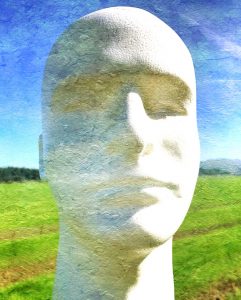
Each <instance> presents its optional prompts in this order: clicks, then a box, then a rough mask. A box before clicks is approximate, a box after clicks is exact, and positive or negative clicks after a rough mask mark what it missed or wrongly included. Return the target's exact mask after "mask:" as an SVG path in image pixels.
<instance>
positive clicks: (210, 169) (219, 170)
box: [199, 158, 241, 176]
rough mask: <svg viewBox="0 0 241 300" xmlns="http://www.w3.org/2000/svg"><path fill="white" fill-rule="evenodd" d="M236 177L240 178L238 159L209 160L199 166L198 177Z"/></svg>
mask: <svg viewBox="0 0 241 300" xmlns="http://www.w3.org/2000/svg"><path fill="white" fill-rule="evenodd" d="M228 174H230V175H237V176H241V160H240V159H226V158H222V159H209V160H206V161H202V162H201V164H200V171H199V175H228Z"/></svg>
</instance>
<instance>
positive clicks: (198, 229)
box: [0, 176, 241, 300]
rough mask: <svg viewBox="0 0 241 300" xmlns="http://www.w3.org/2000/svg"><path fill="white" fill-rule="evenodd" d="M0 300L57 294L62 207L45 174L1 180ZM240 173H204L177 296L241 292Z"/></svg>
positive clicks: (201, 299)
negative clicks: (37, 178)
mask: <svg viewBox="0 0 241 300" xmlns="http://www.w3.org/2000/svg"><path fill="white" fill-rule="evenodd" d="M0 197H1V202H0V212H1V213H0V218H1V222H0V300H5V299H6V300H7V299H8V300H29V299H30V300H31V299H34V300H47V299H51V293H52V287H53V280H54V270H55V258H56V253H57V244H58V225H57V223H58V217H57V208H56V205H55V202H54V200H53V197H52V195H51V192H50V189H49V186H48V184H47V183H44V182H24V183H12V184H0ZM240 211H241V177H237V176H236V177H235V176H217V177H214V176H202V177H200V178H199V180H198V184H197V187H196V192H195V196H194V199H193V202H192V205H191V208H190V211H189V213H188V215H187V217H186V219H185V221H184V223H183V225H182V226H181V228H180V230H179V231H178V233H177V234H176V236H175V239H174V246H173V248H174V249H173V252H174V275H175V291H176V300H209V299H210V300H212V299H227V300H238V299H241V279H240V278H241V251H240V249H241V248H240V240H241V213H240Z"/></svg>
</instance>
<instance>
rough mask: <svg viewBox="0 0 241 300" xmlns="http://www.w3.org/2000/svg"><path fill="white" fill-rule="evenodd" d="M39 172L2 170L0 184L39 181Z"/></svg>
mask: <svg viewBox="0 0 241 300" xmlns="http://www.w3.org/2000/svg"><path fill="white" fill-rule="evenodd" d="M39 179H40V178H39V171H38V170H37V169H27V168H14V167H7V168H0V182H13V181H24V180H39Z"/></svg>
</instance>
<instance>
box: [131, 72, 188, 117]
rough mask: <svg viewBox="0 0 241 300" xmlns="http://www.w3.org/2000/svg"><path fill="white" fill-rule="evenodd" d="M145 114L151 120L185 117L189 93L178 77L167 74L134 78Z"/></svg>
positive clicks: (142, 74) (150, 74)
mask: <svg viewBox="0 0 241 300" xmlns="http://www.w3.org/2000/svg"><path fill="white" fill-rule="evenodd" d="M136 82H137V88H138V93H139V94H140V96H141V98H142V101H143V104H144V107H145V110H146V113H147V114H148V115H149V117H151V118H153V119H161V118H165V117H166V116H181V115H186V114H187V110H186V104H187V102H190V99H191V92H190V89H189V88H188V86H187V85H186V84H185V82H183V81H182V80H181V79H179V78H178V77H175V76H172V75H169V74H163V75H160V74H153V73H148V74H145V73H140V74H138V76H137V77H136Z"/></svg>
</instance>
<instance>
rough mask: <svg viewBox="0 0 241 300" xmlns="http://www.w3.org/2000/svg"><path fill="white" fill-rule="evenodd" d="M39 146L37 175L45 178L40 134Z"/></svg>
mask: <svg viewBox="0 0 241 300" xmlns="http://www.w3.org/2000/svg"><path fill="white" fill-rule="evenodd" d="M38 146H39V176H40V178H41V179H42V180H44V179H46V177H45V167H44V155H43V135H42V134H40V136H39V139H38Z"/></svg>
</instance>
